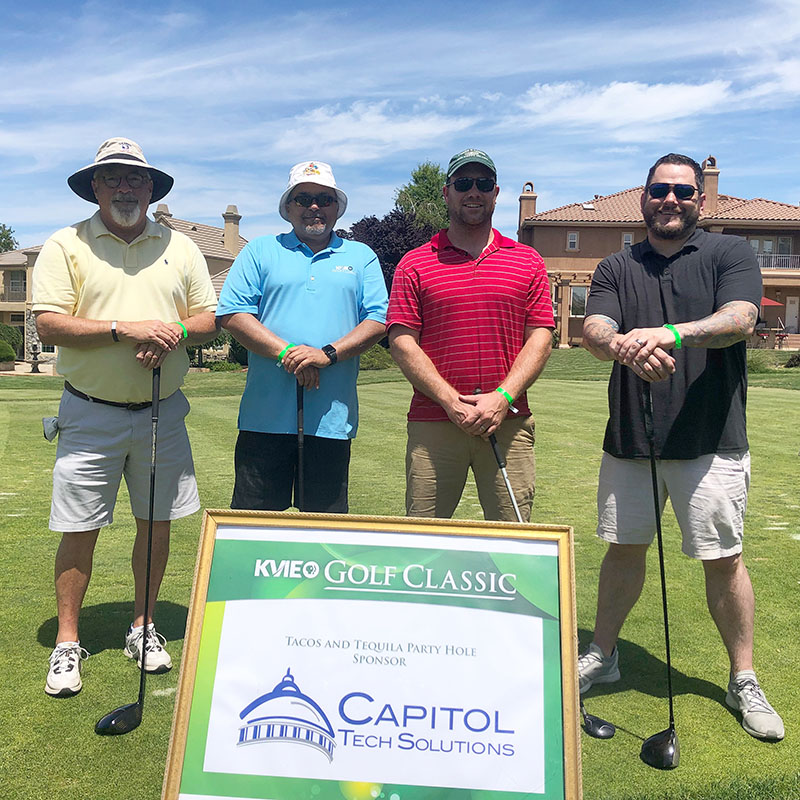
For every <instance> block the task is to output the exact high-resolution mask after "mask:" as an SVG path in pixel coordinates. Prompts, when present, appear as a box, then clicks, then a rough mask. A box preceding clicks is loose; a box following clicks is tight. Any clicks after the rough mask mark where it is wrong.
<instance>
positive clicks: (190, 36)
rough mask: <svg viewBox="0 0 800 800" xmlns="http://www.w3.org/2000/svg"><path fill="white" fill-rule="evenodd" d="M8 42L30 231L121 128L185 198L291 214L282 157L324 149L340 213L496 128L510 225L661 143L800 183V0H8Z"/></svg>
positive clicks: (250, 223)
mask: <svg viewBox="0 0 800 800" xmlns="http://www.w3.org/2000/svg"><path fill="white" fill-rule="evenodd" d="M12 5H13V7H12V8H11V9H10V10H8V9H6V10H5V11H4V20H3V23H4V25H3V27H4V30H3V35H2V46H1V47H0V74H2V75H3V78H4V80H3V81H2V85H1V86H0V175H2V184H0V185H1V186H2V189H1V190H0V222H2V223H4V224H6V225H9V226H11V227H12V228H13V229H14V230H15V232H16V236H17V239H18V240H19V242H20V244H21V245H22V246H30V245H34V244H41V243H42V242H43V241H44V240H45V239H46V238H47V236H48V235H49V234H50V233H52V232H53V231H54V230H55V229H57V228H59V227H62V226H64V225H68V224H71V223H72V222H75V221H77V220H79V219H82V218H84V217H86V216H88V215H89V214H90V213H91V211H92V207H91V206H89V205H88V204H87V203H86V202H84V201H82V200H80V199H79V198H77V197H76V196H75V195H73V194H72V193H71V192H70V191H69V189H68V187H67V185H66V177H67V175H69V174H70V173H71V172H73V171H75V170H76V169H78V168H80V167H82V166H84V165H86V164H88V163H89V162H90V161H91V160H92V158H93V156H94V153H95V151H96V149H97V146H98V145H99V144H100V142H101V141H103V140H104V139H106V138H108V137H110V136H129V137H130V138H132V139H135V140H136V141H138V142H139V143H140V144H141V145H142V147H143V148H144V151H145V154H146V155H147V157H148V159H149V160H150V161H151V163H153V164H154V165H155V166H158V167H159V168H161V169H164V170H165V171H167V172H169V173H171V174H172V175H174V176H175V188H174V189H173V190H172V192H171V193H170V194H169V195H168V196H167V198H166V202H167V203H168V204H169V207H170V210H171V211H172V213H173V214H174V215H175V216H176V217H180V218H183V219H191V220H195V221H199V222H205V223H208V224H214V225H221V224H222V219H221V216H220V215H221V213H222V212H223V211H224V210H225V207H226V206H227V205H228V204H229V203H235V204H236V205H237V206H238V207H239V212H240V213H241V214H242V215H243V219H242V223H241V232H242V235H243V236H245V237H246V238H253V237H255V236H258V235H261V234H265V233H277V232H279V231H281V230H284V229H285V227H286V223H284V222H283V221H282V220H281V219H280V217H279V216H278V214H277V202H278V198H279V196H280V194H281V192H282V191H283V189H284V188H285V184H286V179H287V175H288V171H289V168H290V166H291V165H292V164H294V163H296V162H297V161H300V160H303V159H306V158H314V159H318V160H321V161H328V162H330V163H331V164H332V165H333V167H334V171H335V173H336V177H337V181H338V182H339V184H340V186H341V187H342V188H343V189H344V190H345V191H346V192H347V194H348V197H349V199H350V203H349V206H348V210H347V214H346V215H345V216H344V217H343V218H342V220H341V224H343V225H344V226H349V225H350V224H352V223H353V222H354V221H356V220H357V219H360V218H361V217H362V216H364V215H365V214H377V215H382V214H384V213H386V212H387V211H389V210H390V209H391V208H392V206H393V202H394V191H395V189H396V188H397V187H398V186H400V185H401V184H402V183H404V182H406V181H407V180H408V177H409V175H410V172H411V170H412V169H413V168H414V167H415V166H416V165H417V164H418V163H419V162H421V161H425V160H431V161H435V162H437V163H440V164H442V165H445V164H446V163H447V161H448V159H449V157H450V156H451V155H452V154H453V153H455V152H457V151H458V150H461V149H463V148H464V147H480V148H483V149H485V150H487V151H488V152H489V153H490V154H491V155H492V157H493V158H494V159H495V162H496V164H497V167H498V179H499V180H498V182H499V184H500V186H501V193H500V198H499V202H498V209H497V212H496V214H495V223H496V226H497V227H499V228H500V229H501V230H503V232H505V233H507V234H511V235H514V232H515V231H516V227H517V214H518V203H517V198H518V196H519V193H520V191H521V189H522V186H523V184H524V183H525V182H526V181H529V180H532V181H533V182H534V185H535V189H536V191H537V193H538V195H539V201H538V210H545V209H548V208H554V207H556V206H559V205H563V204H565V203H571V202H577V201H580V200H586V199H589V198H591V197H592V196H593V195H594V194H609V193H611V192H615V191H619V190H621V189H625V188H628V187H630V186H635V185H638V184H640V183H642V181H643V179H644V176H645V174H646V171H647V168H648V167H649V165H650V164H651V163H652V162H653V161H654V160H655V159H656V158H657V157H658V156H660V155H662V154H663V153H666V152H669V151H678V152H685V153H688V154H690V155H692V156H694V157H695V158H697V159H698V160H702V159H703V158H705V157H706V156H708V155H709V154H711V155H714V156H716V157H717V164H718V166H719V168H720V169H721V175H720V191H721V192H724V193H726V194H733V195H737V196H740V197H767V198H769V199H772V200H781V201H784V202H789V203H799V202H800V159H798V154H799V151H800V148H798V143H799V142H800V0H769V1H766V2H762V1H760V0H752V1H751V2H740V1H739V0H728V2H717V0H710V1H708V2H704V3H698V2H693V3H689V2H683V1H682V0H674V1H673V2H671V3H669V4H655V5H654V4H650V3H641V2H610V3H603V2H599V3H594V4H588V3H584V2H575V1H573V0H552V2H551V0H537V2H531V1H530V0H529V1H528V2H524V3H523V2H515V3H511V2H506V1H505V0H495V2H491V3H486V2H471V1H470V0H467V1H466V2H459V3H449V2H440V3H436V2H430V0H428V2H419V1H418V0H406V1H405V2H403V3H399V4H392V6H391V7H390V8H387V4H379V3H375V2H370V3H359V2H347V0H343V2H341V3H339V4H334V3H332V2H330V1H328V2H317V0H310V1H309V2H304V3H302V4H294V5H292V4H290V3H276V2H271V1H270V0H267V1H266V2H263V1H262V2H248V1H247V0H243V2H239V3H236V4H227V3H226V4H222V3H220V4H217V3H210V2H195V3H192V4H188V3H187V4H183V3H179V2H178V3H170V2H165V3H163V4H161V5H160V7H156V6H154V5H150V4H147V5H149V6H150V7H149V8H148V9H147V10H144V8H145V4H126V5H123V4H117V3H114V2H105V3H100V2H88V3H83V4H74V5H73V4H70V6H69V7H70V9H71V10H70V12H69V13H67V12H66V11H65V10H64V9H65V8H66V7H67V4H62V3H55V2H53V3H39V2H36V1H35V0H34V1H33V2H28V3H20V4H12Z"/></svg>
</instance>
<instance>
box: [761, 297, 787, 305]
mask: <svg viewBox="0 0 800 800" xmlns="http://www.w3.org/2000/svg"><path fill="white" fill-rule="evenodd" d="M761 305H762V306H783V303H779V302H778V301H777V300H772V299H771V298H769V297H762V298H761Z"/></svg>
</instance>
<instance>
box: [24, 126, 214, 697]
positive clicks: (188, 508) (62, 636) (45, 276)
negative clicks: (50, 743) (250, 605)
mask: <svg viewBox="0 0 800 800" xmlns="http://www.w3.org/2000/svg"><path fill="white" fill-rule="evenodd" d="M68 183H69V186H70V188H71V189H72V190H73V191H74V192H75V193H76V194H77V195H78V196H79V197H82V198H83V199H84V200H88V201H89V202H91V203H96V204H97V205H98V206H99V210H98V211H97V212H96V213H95V214H94V216H92V217H90V218H89V219H87V220H84V221H83V222H78V223H77V224H75V225H72V226H70V227H69V228H64V229H62V230H60V231H57V232H56V233H54V234H53V235H52V236H51V237H50V238H49V239H48V240H47V242H45V244H44V246H43V247H42V251H41V253H40V254H39V257H38V258H37V260H36V266H35V268H34V273H33V311H34V313H35V314H36V327H37V330H38V333H39V338H40V339H41V341H42V342H43V343H44V344H54V345H58V348H59V350H58V370H59V372H60V373H61V374H62V375H63V376H64V377H65V378H66V382H65V384H64V394H63V396H62V398H61V405H60V407H59V412H58V430H59V442H58V450H57V453H56V464H55V468H54V470H53V499H52V506H51V512H50V529H51V530H54V531H59V532H61V533H62V538H61V543H60V545H59V548H58V552H57V554H56V564H55V587H56V601H57V605H58V635H57V638H56V647H55V649H54V650H53V652H52V654H51V656H50V669H49V672H48V675H47V682H46V684H45V691H46V692H47V693H48V694H50V695H55V696H62V697H63V696H69V695H73V694H76V693H77V692H79V691H80V689H81V686H82V682H81V662H82V661H83V660H84V659H85V658H86V657H87V656H88V653H87V651H86V650H85V649H84V648H83V647H81V645H80V639H79V636H78V618H79V615H80V610H81V606H82V604H83V598H84V595H85V594H86V589H87V587H88V585H89V578H90V576H91V572H92V558H93V555H94V548H95V544H96V542H97V536H98V533H99V531H100V528H102V527H103V526H105V525H109V524H110V523H111V522H112V520H113V514H114V504H115V502H116V497H117V491H118V488H119V483H120V479H121V477H122V476H124V477H125V482H126V484H127V486H128V491H129V494H130V499H131V508H132V510H133V515H134V517H135V519H136V538H135V540H134V544H133V557H132V567H133V576H134V585H135V604H134V613H133V620H132V623H131V626H130V628H129V629H128V632H127V634H126V636H125V650H124V652H125V655H127V656H128V657H129V658H133V659H136V661H137V662H138V663H139V665H140V666H141V660H142V657H143V654H142V649H143V648H142V640H143V638H145V637H144V636H143V633H144V625H145V624H147V625H148V630H149V631H151V632H152V633H150V632H149V633H148V635H147V637H146V640H147V648H146V652H145V653H144V665H145V669H146V670H147V671H148V672H166V671H167V670H168V669H170V667H171V666H172V661H171V659H170V657H169V654H168V653H167V651H166V650H165V649H164V648H163V646H162V645H163V644H164V643H165V640H164V637H163V636H161V635H160V634H158V633H157V632H156V631H155V628H154V626H153V621H152V609H153V607H154V605H155V601H156V597H157V596H158V589H159V587H160V584H161V579H162V578H163V576H164V570H165V568H166V563H167V556H168V554H169V529H170V521H171V520H173V519H178V518H180V517H184V516H186V515H188V514H191V513H193V512H195V511H197V510H198V509H199V508H200V501H199V498H198V495H197V484H196V482H195V477H194V464H193V463H192V454H191V450H190V448H189V438H188V436H187V434H186V426H185V424H184V417H185V416H186V414H187V413H188V411H189V404H188V403H187V401H186V398H185V397H184V396H183V393H182V392H181V391H180V387H181V384H182V383H183V376H184V375H185V374H186V372H187V370H188V368H189V359H188V357H187V355H186V347H185V345H187V344H201V343H202V342H205V341H208V340H209V339H211V338H213V337H214V336H215V335H216V332H215V319H214V311H215V309H216V305H217V301H216V296H215V293H214V289H213V287H212V285H211V280H210V278H209V275H208V268H207V266H206V262H205V259H204V258H203V256H202V254H201V253H200V251H199V249H198V248H197V246H196V245H195V244H194V243H193V242H192V241H191V240H190V239H189V238H188V237H186V236H184V235H182V234H180V233H177V232H176V231H172V230H169V229H168V228H165V227H163V226H161V225H158V224H156V223H155V222H153V221H151V220H150V219H148V218H147V208H148V206H149V205H150V203H151V202H156V201H157V200H160V199H161V198H162V197H164V195H166V194H167V192H169V190H170V189H171V188H172V183H173V179H172V178H171V177H170V176H169V175H167V174H166V173H164V172H162V171H161V170H158V169H155V168H154V167H153V166H151V165H150V164H148V163H147V160H146V159H145V157H144V153H143V152H142V150H141V148H140V147H139V145H137V144H136V143H135V142H132V141H131V140H130V139H123V138H114V139H109V140H108V141H106V142H103V144H101V145H100V149H99V150H98V151H97V156H96V157H95V160H94V162H93V163H91V164H89V165H88V166H86V167H84V168H83V169H80V170H78V171H77V172H76V173H75V174H74V175H72V176H70V178H69V179H68ZM157 366H160V367H161V373H162V375H161V391H160V398H161V399H160V404H159V439H158V476H159V480H158V481H157V483H156V496H155V506H154V522H153V548H152V566H151V590H150V604H149V608H150V618H149V619H147V620H145V619H144V605H145V603H144V600H145V598H144V592H145V588H144V587H145V567H146V551H147V529H148V505H149V481H150V457H151V452H150V435H151V413H150V411H149V407H150V400H151V399H152V385H153V384H152V369H153V368H154V367H157ZM154 634H155V635H154Z"/></svg>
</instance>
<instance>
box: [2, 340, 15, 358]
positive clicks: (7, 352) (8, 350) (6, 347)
mask: <svg viewBox="0 0 800 800" xmlns="http://www.w3.org/2000/svg"><path fill="white" fill-rule="evenodd" d="M16 360H17V351H16V350H15V349H14V348H13V347H12V346H11V345H10V344H9V343H8V342H6V341H4V340H2V339H0V362H2V361H16Z"/></svg>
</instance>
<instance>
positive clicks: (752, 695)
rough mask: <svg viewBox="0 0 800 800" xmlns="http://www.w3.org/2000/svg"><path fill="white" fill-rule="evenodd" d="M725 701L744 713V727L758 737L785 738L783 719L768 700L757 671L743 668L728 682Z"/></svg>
mask: <svg viewBox="0 0 800 800" xmlns="http://www.w3.org/2000/svg"><path fill="white" fill-rule="evenodd" d="M725 702H726V703H727V704H728V705H729V706H730V707H731V708H735V709H736V710H737V711H740V712H741V714H742V727H743V728H744V729H745V730H746V731H747V732H748V733H749V734H750V735H751V736H755V737H756V738H757V739H783V736H784V729H783V720H782V719H781V718H780V715H779V714H778V712H777V711H776V710H775V709H774V708H773V707H772V706H771V705H770V704H769V703H768V702H767V698H766V697H765V696H764V690H763V689H762V688H761V687H760V686H759V684H758V679H757V678H756V674H755V672H753V670H751V669H743V670H742V671H741V672H737V673H736V675H734V677H732V678H731V679H730V682H729V683H728V694H727V696H726V697H725Z"/></svg>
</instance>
